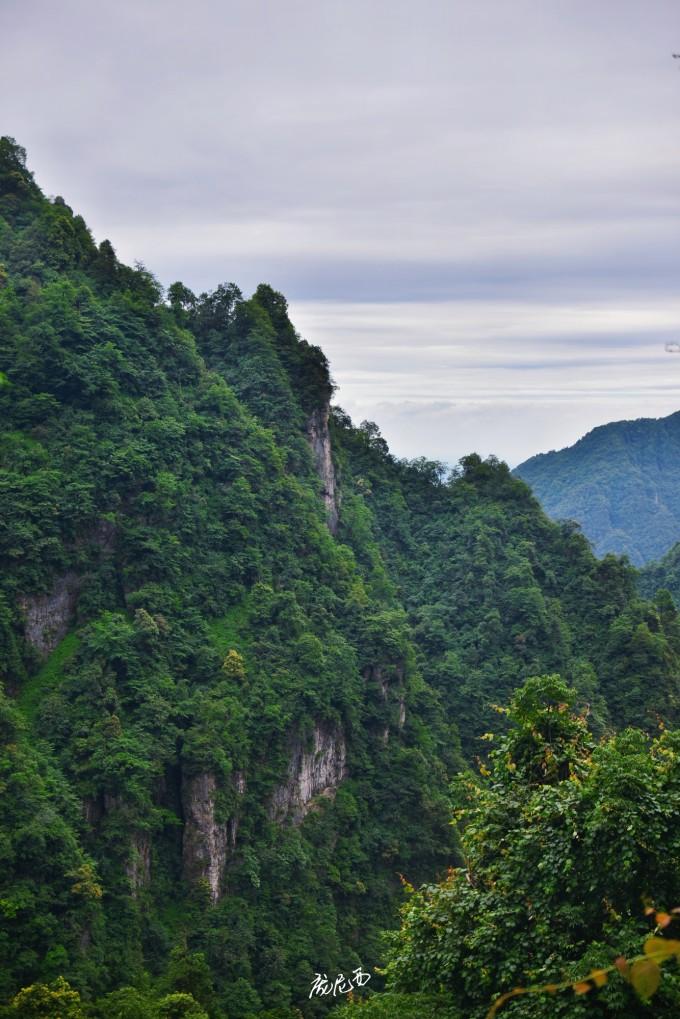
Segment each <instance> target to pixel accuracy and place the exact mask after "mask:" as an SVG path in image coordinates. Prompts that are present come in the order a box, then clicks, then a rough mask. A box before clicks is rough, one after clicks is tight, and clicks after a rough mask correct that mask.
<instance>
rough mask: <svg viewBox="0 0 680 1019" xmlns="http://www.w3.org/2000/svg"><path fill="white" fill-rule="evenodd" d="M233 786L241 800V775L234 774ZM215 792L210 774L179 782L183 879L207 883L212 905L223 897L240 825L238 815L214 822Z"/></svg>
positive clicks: (213, 776)
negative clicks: (182, 818)
mask: <svg viewBox="0 0 680 1019" xmlns="http://www.w3.org/2000/svg"><path fill="white" fill-rule="evenodd" d="M233 782H234V788H235V790H236V792H237V794H238V795H239V796H243V794H244V793H245V790H246V779H245V775H244V774H243V772H240V771H237V772H235V773H234V777H233ZM217 792H218V784H217V778H216V776H215V775H214V774H212V773H211V772H204V773H203V774H200V775H191V776H189V777H185V778H184V780H183V782H182V809H183V811H184V834H183V837H182V858H183V864H184V876H185V878H186V879H187V880H188V881H198V880H204V881H207V882H208V886H209V888H210V897H211V899H212V901H213V902H217V900H218V899H219V898H220V895H221V894H222V885H223V877H224V868H225V865H226V862H227V858H228V856H229V853H230V852H232V851H233V850H234V848H235V847H236V837H237V835H238V825H239V819H238V816H237V815H234V816H232V817H230V818H228V819H227V820H226V821H218V820H217V819H216V800H217Z"/></svg>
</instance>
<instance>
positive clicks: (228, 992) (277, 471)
mask: <svg viewBox="0 0 680 1019" xmlns="http://www.w3.org/2000/svg"><path fill="white" fill-rule="evenodd" d="M0 359H1V361H0V370H1V372H2V374H1V375H0V383H1V384H0V421H1V422H2V434H1V436H0V457H1V462H0V467H1V473H0V501H1V503H2V514H1V518H0V564H1V565H0V578H1V600H0V641H1V647H2V660H1V670H2V681H3V686H4V693H3V694H2V699H1V702H0V718H1V719H2V743H1V745H0V774H1V776H2V783H3V795H2V798H1V800H0V811H1V821H0V825H1V834H2V837H1V839H0V859H1V860H2V873H1V875H0V953H1V954H2V957H3V966H2V968H1V970H0V995H1V996H2V998H3V999H4V1000H8V999H9V998H10V997H11V996H12V995H15V994H16V992H17V991H18V989H19V988H20V987H22V986H25V985H28V984H31V983H34V982H36V981H43V982H44V981H53V980H55V979H56V978H57V977H61V976H63V977H65V978H66V979H67V980H68V981H69V982H70V983H71V984H72V985H73V986H74V987H77V988H78V990H79V991H80V993H81V994H82V996H83V998H84V999H85V1000H88V1001H92V1000H94V999H97V1001H98V1002H99V1004H98V1005H97V1006H96V1009H95V1013H96V1014H97V1015H101V1016H107V1017H108V1016H113V1015H120V1016H121V1019H122V1017H123V1016H127V1017H128V1019H132V1017H133V1016H143V1015H147V1014H148V1015H164V1016H171V1015H179V1014H187V1015H193V1016H195V1017H198V1016H201V1015H206V1014H207V1015H209V1016H211V1017H214V1019H218V1017H228V1019H240V1017H244V1016H247V1015H249V1014H255V1013H260V1014H262V1009H263V1008H266V1009H279V1010H282V1011H280V1012H278V1013H276V1014H277V1016H281V1017H283V1019H286V1017H287V1016H292V1015H293V1014H294V1013H292V1012H288V1011H287V1008H288V1006H289V1005H290V1004H291V1003H297V1004H298V1005H299V1007H301V1008H302V1009H303V1011H304V1014H305V1015H306V1016H313V1015H317V1014H321V1013H323V1012H324V1011H326V1009H327V1006H328V1002H326V1001H322V1000H320V999H313V1000H309V999H308V992H309V987H310V983H311V979H312V977H313V975H314V973H315V971H317V970H323V971H326V972H328V973H329V974H330V973H331V972H332V973H336V972H339V971H345V972H347V971H350V970H351V969H352V968H353V967H355V966H359V965H361V966H363V967H364V968H365V969H366V968H368V967H371V966H372V965H373V964H374V963H376V962H377V961H379V959H380V958H381V948H380V944H379V934H380V932H381V930H382V929H383V928H385V927H389V926H392V925H393V924H394V922H395V913H396V907H397V904H398V902H399V901H400V896H401V883H400V877H399V875H400V874H407V875H408V878H409V880H410V881H412V882H415V883H419V882H420V881H422V880H426V879H427V880H432V879H434V878H435V877H436V876H437V875H439V874H442V873H443V872H444V871H445V868H446V866H447V865H448V864H450V863H452V862H455V861H456V859H457V850H456V846H455V844H454V838H453V834H452V829H451V826H450V824H449V818H450V803H449V798H448V782H449V779H450V777H451V776H452V775H453V774H455V773H456V772H458V771H459V770H460V769H461V768H462V767H464V762H465V760H466V759H470V758H471V757H474V756H475V755H476V754H478V753H481V750H482V748H483V746H484V745H485V744H484V743H483V742H480V739H479V737H480V736H481V735H482V734H483V733H484V731H485V730H486V729H487V728H488V727H489V724H490V722H491V721H492V720H493V721H494V722H495V721H496V714H495V712H494V709H493V707H492V704H493V702H496V701H503V700H505V699H507V696H508V695H509V694H510V692H511V691H512V690H513V688H514V687H515V686H517V685H518V684H519V683H521V682H522V681H523V680H524V679H525V678H526V677H528V676H531V675H534V674H536V673H541V672H546V671H560V672H561V673H562V674H563V675H564V676H565V678H566V679H568V680H569V681H570V682H572V683H573V684H574V686H575V687H576V689H577V691H578V693H579V696H580V699H581V704H582V705H584V706H585V705H586V704H587V705H589V707H588V708H587V709H585V707H584V710H587V711H588V713H589V717H590V719H591V722H592V724H593V727H594V729H595V730H596V731H602V730H603V729H604V728H606V727H607V726H609V725H611V724H614V725H624V724H627V723H629V722H631V721H635V722H637V723H640V724H641V723H644V724H647V725H649V726H655V725H656V724H657V722H658V719H659V718H660V717H662V718H664V719H666V720H667V721H673V720H674V719H676V718H677V715H678V710H679V709H680V681H679V677H680V628H679V626H678V618H677V614H676V611H675V609H674V607H673V605H672V603H671V602H670V601H669V600H668V599H667V598H666V599H665V598H661V599H660V600H658V601H657V602H656V603H650V602H644V601H641V600H640V599H639V598H638V597H637V596H636V593H635V590H634V584H633V580H632V571H631V570H630V569H629V568H628V567H626V566H625V565H623V564H622V563H621V562H620V561H618V560H616V559H615V558H612V557H607V558H605V559H604V560H603V561H601V562H598V561H597V560H596V559H595V558H594V557H593V556H592V554H591V552H590V550H589V548H588V546H587V543H586V542H585V540H584V539H583V537H582V536H580V535H579V534H578V533H574V530H573V528H571V527H569V526H568V525H556V524H554V523H551V522H550V521H549V520H548V519H547V518H546V517H545V516H544V514H543V513H542V511H541V509H540V507H539V505H538V503H537V502H536V500H535V499H534V498H533V496H532V495H531V494H530V492H529V490H528V489H527V487H526V486H525V485H524V484H523V482H521V481H519V480H517V479H515V478H513V477H512V476H511V475H510V473H509V471H508V469H507V468H506V467H505V465H503V464H500V463H497V462H495V461H487V462H482V461H481V460H479V458H477V457H475V456H470V457H468V458H466V460H465V461H464V462H463V463H462V465H461V468H460V470H459V471H458V472H456V473H455V474H454V476H452V477H451V478H446V477H445V476H444V472H443V469H442V468H441V467H440V465H437V464H432V463H429V462H427V461H416V462H414V463H404V462H399V461H397V460H395V459H394V458H393V457H392V456H391V455H390V454H389V451H388V450H387V447H386V445H385V443H384V441H383V440H382V439H381V437H380V435H379V432H378V430H377V428H376V427H375V426H373V425H370V424H364V425H363V426H361V427H359V428H355V427H354V426H352V424H351V422H350V421H349V419H348V418H347V417H346V415H344V414H343V413H342V411H340V410H338V409H335V410H334V411H332V413H330V412H329V401H330V397H331V391H332V387H331V384H330V380H329V374H328V366H327V363H326V360H325V358H324V356H323V354H322V352H321V351H320V350H319V349H318V348H316V347H313V346H310V345H309V344H307V343H305V342H304V341H303V340H301V339H300V338H299V337H298V336H297V334H296V332H295V330H294V328H293V326H292V325H291V323H290V321H289V319H288V315H287V311H286V303H285V300H284V299H283V297H282V296H281V295H280V294H277V293H276V292H275V291H273V290H272V289H271V288H270V287H268V286H264V285H263V286H261V287H259V288H258V290H257V291H256V293H255V295H254V296H253V297H252V298H250V299H249V300H246V299H244V298H243V296H242V295H241V294H240V292H239V291H238V289H237V288H236V287H234V286H233V285H224V286H219V287H218V288H217V289H216V290H214V291H213V292H211V293H208V294H202V295H200V296H198V297H197V296H195V295H194V294H192V293H191V292H190V291H189V290H188V289H187V288H186V287H184V286H183V285H182V284H179V283H178V284H174V285H173V286H172V287H170V288H169V290H168V294H167V298H166V297H165V296H164V294H163V292H162V290H161V288H160V287H159V286H158V284H157V283H156V281H155V280H154V278H153V276H152V275H151V274H150V273H149V272H148V271H147V270H146V269H144V268H143V267H137V268H135V269H130V268H128V267H126V266H124V265H122V264H121V263H120V262H119V261H118V260H117V258H116V256H115V253H114V250H113V248H112V247H111V245H110V244H109V243H108V242H107V241H104V242H103V243H101V244H100V245H99V246H96V245H95V244H94V242H93V240H92V237H91V235H90V233H89V231H88V230H87V227H86V225H85V224H84V222H83V220H82V219H81V218H80V217H79V216H76V215H74V214H73V213H72V211H71V210H70V208H69V207H68V206H67V205H66V204H65V203H64V201H63V200H62V199H60V198H56V199H54V200H51V201H50V200H47V199H46V198H45V197H44V196H43V195H42V193H41V192H40V190H39V188H38V187H37V185H36V184H35V182H34V181H33V178H32V176H31V174H30V172H29V171H28V170H27V168H26V165H25V157H24V153H23V151H22V150H21V149H20V148H19V147H18V146H17V145H16V144H15V143H14V142H13V141H12V140H11V139H3V140H2V141H1V142H0ZM329 413H330V417H329ZM122 986H134V987H136V988H137V990H136V991H134V992H133V991H126V992H122V993H123V998H125V995H128V998H129V1000H130V1001H133V1005H131V1006H130V1009H132V1010H128V1011H127V1012H126V1011H125V1009H124V1008H123V1006H122V1005H120V1002H121V1001H122V1000H123V998H121V996H120V994H119V995H118V997H115V994H114V998H111V997H106V996H107V995H110V994H112V993H114V992H115V993H116V994H117V993H118V992H117V991H116V989H118V988H120V987H122ZM54 993H55V994H57V993H61V992H58V991H55V992H54ZM186 994H191V995H193V997H194V998H195V1001H196V1002H198V1005H196V1010H195V1011H187V1012H181V1011H177V1010H175V1011H173V1009H174V1008H175V1006H177V1008H179V1005H178V1004H177V1001H174V1003H173V1000H171V999H173V996H177V995H179V996H181V995H186ZM125 1000H128V999H125ZM163 1001H165V1002H166V1003H165V1004H164V1005H162V1006H160V1005H158V1002H163ZM115 1002H118V1004H115V1008H117V1009H118V1011H115V1009H114V1003H115ZM134 1002H136V1004H134ZM152 1002H155V1003H156V1004H155V1005H152V1004H149V1003H152ZM168 1002H169V1004H168ZM145 1003H146V1004H145ZM185 1004H186V1002H185ZM180 1005H181V1002H180ZM119 1006H120V1007H119ZM147 1006H148V1009H150V1011H147V1012H145V1011H144V1009H145V1008H147ZM126 1007H127V1006H126ZM158 1007H162V1008H163V1009H165V1011H161V1012H160V1013H159V1012H158V1011H157V1008H158ZM193 1007H194V1006H193V1005H191V1008H193ZM154 1009H156V1011H154ZM97 1010H98V1011H97ZM12 1014H13V1015H14V1014H21V1013H17V1012H16V1009H15V1011H13V1012H12ZM26 1014H28V1013H26ZM69 1014H71V1013H69ZM73 1014H74V1015H75V1014H76V1013H73Z"/></svg>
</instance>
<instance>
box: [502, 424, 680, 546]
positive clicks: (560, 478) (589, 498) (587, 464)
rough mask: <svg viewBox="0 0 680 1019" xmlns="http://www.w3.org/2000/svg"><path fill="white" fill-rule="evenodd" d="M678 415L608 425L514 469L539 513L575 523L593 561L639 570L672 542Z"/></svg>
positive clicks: (678, 490)
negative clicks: (621, 562) (625, 560)
mask: <svg viewBox="0 0 680 1019" xmlns="http://www.w3.org/2000/svg"><path fill="white" fill-rule="evenodd" d="M679 457H680V411H679V412H677V413H675V414H671V415H670V416H669V417H665V418H640V419H639V420H637V421H614V422H612V423H611V424H608V425H602V426H601V427H599V428H594V429H593V430H592V431H591V432H588V434H587V435H585V436H584V437H583V438H582V439H579V441H578V442H576V443H575V444H574V445H573V446H569V447H568V448H566V449H561V450H558V451H556V452H555V451H553V452H551V453H539V454H538V455H537V456H533V457H531V458H530V459H529V460H526V461H525V462H524V463H523V464H520V465H519V467H517V468H516V469H515V473H516V474H517V475H518V477H520V478H522V479H523V480H524V481H526V482H527V484H529V485H531V488H532V490H533V492H534V494H535V495H536V496H537V497H538V499H539V500H540V502H541V505H542V506H543V508H544V510H545V511H546V513H548V514H549V515H550V516H551V517H553V518H554V519H556V520H575V521H576V522H577V523H579V524H580V525H581V527H582V528H583V532H584V534H585V535H586V536H587V537H588V538H589V539H590V541H591V542H592V544H593V548H594V550H595V553H596V554H597V555H600V556H602V555H605V554H606V553H607V552H614V553H616V554H617V555H627V556H628V557H629V559H630V561H631V562H632V563H633V564H634V565H636V566H641V565H643V564H644V563H647V562H649V560H651V559H658V558H659V557H660V556H662V555H664V554H665V553H666V552H667V551H668V549H669V548H670V547H671V546H672V545H674V544H675V543H676V542H677V541H680V485H679V484H678V479H677V464H678V458H679Z"/></svg>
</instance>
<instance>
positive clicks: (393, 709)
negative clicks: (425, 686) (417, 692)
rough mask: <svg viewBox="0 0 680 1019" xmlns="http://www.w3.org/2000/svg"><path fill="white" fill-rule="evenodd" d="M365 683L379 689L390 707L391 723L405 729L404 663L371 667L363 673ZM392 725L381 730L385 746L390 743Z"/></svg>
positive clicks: (381, 739) (382, 698) (381, 738)
mask: <svg viewBox="0 0 680 1019" xmlns="http://www.w3.org/2000/svg"><path fill="white" fill-rule="evenodd" d="M363 676H364V681H365V682H366V683H367V684H371V685H373V686H375V687H377V689H378V692H379V696H380V700H381V701H383V703H384V704H385V705H387V706H388V711H389V714H390V716H391V721H392V722H396V725H397V728H398V729H403V728H404V726H405V724H406V687H405V678H406V672H405V668H404V663H403V662H396V663H394V664H392V665H390V666H385V665H369V666H367V667H366V668H365V669H364V672H363ZM390 732H391V725H390V724H389V723H388V724H386V725H383V727H382V729H381V730H380V741H381V742H382V743H383V744H387V743H388V742H389V738H390Z"/></svg>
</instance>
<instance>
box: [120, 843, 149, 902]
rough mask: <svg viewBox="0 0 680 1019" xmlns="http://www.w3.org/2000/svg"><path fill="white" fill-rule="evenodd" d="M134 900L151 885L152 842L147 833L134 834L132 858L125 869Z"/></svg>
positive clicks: (131, 850) (131, 849) (131, 848)
mask: <svg viewBox="0 0 680 1019" xmlns="http://www.w3.org/2000/svg"><path fill="white" fill-rule="evenodd" d="M125 873H126V874H127V878H128V881H129V882H130V890H131V892H132V897H133V899H136V898H137V895H138V893H139V891H140V890H141V889H142V888H147V887H148V886H149V885H150V884H151V840H150V838H149V836H148V835H147V833H146V832H133V834H132V838H131V840H130V857H129V859H128V862H127V864H126V867H125Z"/></svg>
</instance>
